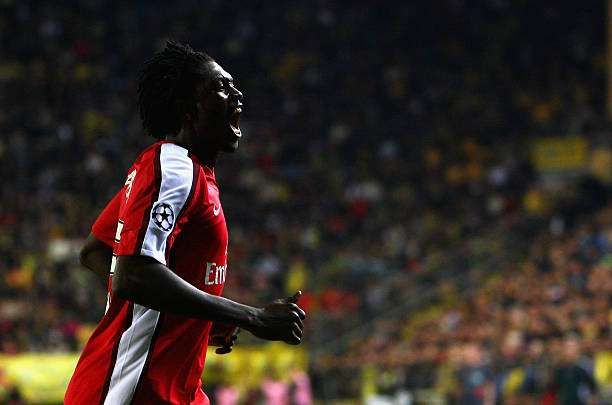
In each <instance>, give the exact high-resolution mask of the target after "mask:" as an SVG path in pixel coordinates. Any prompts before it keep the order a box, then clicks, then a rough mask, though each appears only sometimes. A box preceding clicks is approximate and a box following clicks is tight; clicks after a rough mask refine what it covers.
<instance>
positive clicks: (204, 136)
mask: <svg viewBox="0 0 612 405" xmlns="http://www.w3.org/2000/svg"><path fill="white" fill-rule="evenodd" d="M206 69H208V73H209V74H208V77H209V78H208V79H207V80H203V81H202V82H201V83H199V84H198V85H197V104H196V111H197V112H196V114H195V116H192V115H191V114H186V115H185V119H184V122H183V127H182V129H181V131H180V132H179V133H178V134H176V135H172V136H169V137H167V139H168V140H171V141H173V142H176V143H177V144H180V145H182V146H184V147H185V148H187V149H189V150H190V151H191V152H192V153H194V154H195V155H196V156H197V157H198V158H199V159H200V160H201V161H202V162H203V163H204V164H206V165H208V166H211V167H214V165H215V163H216V160H217V158H218V156H219V154H220V153H222V152H229V153H231V152H234V151H236V149H237V148H238V143H239V141H240V137H241V133H240V128H239V115H240V113H241V111H242V93H241V92H240V91H239V90H238V89H237V88H236V86H234V83H233V79H232V77H231V75H230V74H229V73H227V72H226V71H225V70H223V68H221V66H219V65H218V64H217V63H216V62H210V63H207V64H206ZM111 254H112V251H111V250H110V248H109V247H108V246H107V245H105V244H104V243H102V242H101V241H99V240H97V239H96V238H95V237H94V236H93V235H90V236H89V237H88V239H87V241H86V243H85V245H84V247H83V249H82V250H81V255H80V257H81V263H83V265H85V266H86V267H88V268H89V269H91V270H92V271H93V272H94V273H96V274H98V275H100V276H101V277H104V278H106V277H107V276H108V269H109V268H110V261H111ZM112 289H113V293H114V294H115V295H117V296H118V297H120V298H123V299H126V300H130V301H133V302H135V303H138V304H140V305H143V306H146V307H148V308H152V309H155V310H158V311H164V312H170V313H175V314H178V315H183V316H188V317H193V318H199V319H203V320H209V321H213V322H215V323H217V324H219V326H222V325H223V326H227V325H229V326H230V328H229V330H230V333H227V334H225V335H224V336H217V337H214V333H213V338H211V343H212V344H213V345H214V344H217V345H220V346H222V347H221V348H220V349H217V353H220V354H222V353H228V352H229V351H231V346H232V344H233V342H234V341H235V339H236V335H237V332H238V329H237V328H241V329H245V330H247V331H248V332H250V333H252V334H253V335H254V336H256V337H258V338H261V339H266V340H276V341H284V342H286V343H288V344H292V345H297V344H299V343H300V342H301V340H302V335H303V329H304V323H303V320H304V319H305V318H306V313H305V312H304V311H303V310H302V309H301V308H300V307H299V306H298V305H297V301H298V299H299V297H300V295H301V291H298V292H297V293H296V294H295V295H294V296H292V297H289V298H283V299H278V300H275V301H273V302H271V303H269V304H268V305H266V306H264V307H263V308H258V307H252V306H249V305H245V304H241V303H239V302H235V301H232V300H229V299H227V298H224V297H219V296H215V295H212V294H208V293H206V292H204V291H201V290H199V289H198V288H196V287H194V286H193V285H191V284H189V283H188V282H186V281H185V280H183V279H182V278H180V277H179V276H178V275H177V274H176V273H174V272H173V271H172V270H171V269H169V268H168V267H166V266H165V265H163V264H161V263H159V262H157V261H156V260H154V259H152V258H150V257H146V256H119V257H118V258H117V266H116V268H115V274H114V276H113V284H112ZM232 327H235V328H232ZM226 329H227V327H226ZM213 332H214V331H213ZM215 339H216V341H215Z"/></svg>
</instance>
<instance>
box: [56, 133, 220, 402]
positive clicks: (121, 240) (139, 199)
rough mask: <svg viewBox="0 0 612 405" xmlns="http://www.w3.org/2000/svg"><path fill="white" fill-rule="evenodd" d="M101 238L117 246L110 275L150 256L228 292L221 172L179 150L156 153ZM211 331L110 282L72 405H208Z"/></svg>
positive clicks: (143, 164) (112, 211) (97, 228)
mask: <svg viewBox="0 0 612 405" xmlns="http://www.w3.org/2000/svg"><path fill="white" fill-rule="evenodd" d="M92 232H93V234H94V235H95V236H96V237H97V238H98V239H100V240H102V241H103V242H105V243H108V244H109V245H112V246H113V264H112V266H111V270H110V277H111V278H112V274H113V271H114V266H115V263H116V257H117V256H121V255H143V256H150V257H152V258H154V259H155V260H157V261H159V262H160V263H163V264H165V265H167V266H168V267H169V268H170V269H172V270H173V271H174V272H175V273H176V274H178V275H179V276H180V277H182V278H183V279H184V280H186V281H187V282H189V283H191V284H193V285H194V286H196V287H197V288H199V289H200V290H202V291H205V292H207V293H209V294H214V295H220V294H221V292H222V291H223V286H224V283H225V276H226V271H227V243H228V234H227V227H226V223H225V217H224V215H223V210H222V209H221V202H220V200H219V189H218V187H217V183H216V180H215V173H214V170H213V169H211V168H209V167H206V166H204V165H203V164H201V163H199V162H198V160H197V158H195V157H194V156H191V155H190V154H189V152H188V151H187V149H185V148H183V147H181V146H179V145H176V144H173V143H169V142H165V141H162V142H157V143H155V144H153V145H151V146H150V147H149V148H147V149H146V150H145V151H144V152H143V153H142V154H141V155H140V156H139V157H138V159H137V160H136V162H135V163H134V165H133V166H132V167H131V168H130V170H129V171H128V176H127V180H126V182H125V185H124V187H123V188H122V189H121V190H120V191H119V193H118V194H117V195H116V196H115V197H114V198H113V199H112V200H111V202H110V203H109V204H108V205H107V207H106V208H105V209H104V211H102V213H101V214H100V216H99V217H98V219H97V220H96V223H95V224H94V226H93V228H92ZM109 280H110V279H109ZM211 326H212V322H210V321H203V320H198V319H193V318H187V317H184V316H178V315H174V314H169V313H163V312H159V311H155V310H153V309H150V308H147V307H144V306H142V305H138V304H136V303H134V302H131V301H127V300H123V299H121V298H119V297H116V296H114V295H113V294H112V292H111V290H110V282H109V302H108V305H107V310H106V313H105V315H104V317H103V318H102V320H101V321H100V324H99V325H98V327H97V328H96V330H95V332H94V333H93V335H92V336H91V338H90V339H89V342H87V345H86V346H85V349H84V350H83V353H82V354H81V358H80V359H79V362H78V364H77V366H76V370H75V372H74V375H73V376H72V379H71V381H70V384H69V386H68V390H67V392H66V396H65V404H68V405H71V404H88V405H91V404H111V405H118V404H130V403H131V404H159V403H164V404H168V403H169V404H208V403H209V401H208V398H207V397H206V395H205V394H204V391H202V388H201V381H200V377H201V375H202V370H203V368H204V360H205V357H206V349H207V346H208V335H209V332H210V329H211Z"/></svg>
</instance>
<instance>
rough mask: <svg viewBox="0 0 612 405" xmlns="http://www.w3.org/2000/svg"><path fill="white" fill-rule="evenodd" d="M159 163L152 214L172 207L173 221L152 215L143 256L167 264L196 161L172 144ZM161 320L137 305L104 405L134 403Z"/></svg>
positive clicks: (165, 147) (162, 152)
mask: <svg viewBox="0 0 612 405" xmlns="http://www.w3.org/2000/svg"><path fill="white" fill-rule="evenodd" d="M159 161H160V166H161V184H160V188H159V197H158V198H157V201H156V202H155V203H154V204H153V207H152V208H151V211H152V213H153V209H154V208H155V207H156V206H158V205H159V204H158V203H162V204H166V205H168V206H170V207H171V209H172V212H173V215H174V220H173V221H171V222H165V223H163V222H160V221H157V223H156V222H155V219H154V217H153V215H151V216H149V224H148V225H147V231H146V234H145V237H144V240H143V243H142V249H141V251H140V254H141V255H143V256H150V257H152V258H154V259H156V260H157V261H159V262H160V263H163V264H166V239H167V238H168V236H169V235H170V234H171V233H172V230H173V229H174V225H175V223H176V220H177V217H178V215H179V213H180V212H181V210H182V209H183V207H184V205H185V203H186V201H187V198H188V197H189V194H190V192H191V187H192V182H193V162H192V161H191V158H189V156H188V152H187V149H184V148H182V147H180V146H178V145H174V144H171V143H164V144H162V145H161V150H160V155H159ZM153 214H154V213H153ZM160 224H161V226H160ZM166 228H167V229H166ZM158 320H159V311H155V310H153V309H150V308H147V307H144V306H142V305H138V304H134V310H133V313H132V324H131V326H130V327H129V328H128V329H127V330H126V331H125V332H124V333H123V335H121V340H120V341H119V347H118V350H117V360H116V361H115V365H114V367H113V373H112V375H111V380H110V384H109V388H108V394H107V395H106V399H105V400H104V404H105V405H121V404H129V403H130V402H131V401H132V397H133V396H134V392H135V391H136V386H137V385H138V380H139V379H140V375H141V373H142V370H143V368H144V365H145V362H146V360H147V356H148V353H149V349H150V345H151V339H152V338H153V333H154V332H155V327H156V326H157V321H158Z"/></svg>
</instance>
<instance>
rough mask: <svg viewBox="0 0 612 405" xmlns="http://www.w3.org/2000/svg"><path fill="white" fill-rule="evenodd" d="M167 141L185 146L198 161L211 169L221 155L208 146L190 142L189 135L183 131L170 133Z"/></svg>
mask: <svg viewBox="0 0 612 405" xmlns="http://www.w3.org/2000/svg"><path fill="white" fill-rule="evenodd" d="M166 140H167V141H170V142H172V143H175V144H177V145H179V146H182V147H183V148H185V149H187V150H188V151H189V153H190V154H192V155H194V156H195V157H196V158H197V159H198V161H199V162H200V163H201V164H202V165H204V166H207V167H209V168H211V169H214V168H215V165H216V164H217V159H218V157H219V152H218V151H212V152H211V151H208V150H207V149H206V148H200V147H198V145H197V144H196V143H194V142H190V140H189V137H187V136H185V132H184V131H181V132H179V134H178V135H169V136H167V137H166Z"/></svg>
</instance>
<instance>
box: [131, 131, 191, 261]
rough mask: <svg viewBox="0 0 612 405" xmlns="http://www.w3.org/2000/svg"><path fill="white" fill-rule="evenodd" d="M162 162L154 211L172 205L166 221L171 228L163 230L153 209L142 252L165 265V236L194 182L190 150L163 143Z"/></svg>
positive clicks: (173, 223) (169, 229)
mask: <svg viewBox="0 0 612 405" xmlns="http://www.w3.org/2000/svg"><path fill="white" fill-rule="evenodd" d="M159 163H160V166H161V185H160V187H159V197H158V198H157V201H156V202H155V203H154V204H153V207H152V208H151V210H154V209H155V208H156V207H158V206H160V204H161V205H165V204H167V205H169V206H170V207H172V214H173V216H174V218H173V220H172V222H171V223H167V222H166V223H164V225H168V224H169V226H170V227H169V228H168V229H163V228H164V227H163V226H159V225H158V224H156V223H155V217H154V215H155V213H154V212H152V214H153V215H151V216H149V224H148V225H147V232H146V233H145V237H144V240H143V242H142V249H141V250H140V254H141V255H143V256H150V257H152V258H154V259H155V260H157V261H158V262H160V263H162V264H166V239H167V238H168V236H169V235H170V234H171V233H172V230H173V229H174V225H175V223H176V220H177V216H178V215H179V213H180V212H181V209H183V206H184V205H185V202H186V201H187V198H188V197H189V193H190V191H191V183H192V182H193V162H192V161H191V158H190V157H189V156H188V151H187V149H185V148H182V147H180V146H178V145H175V144H172V143H164V144H162V145H161V151H160V154H159ZM158 223H159V222H158Z"/></svg>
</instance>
